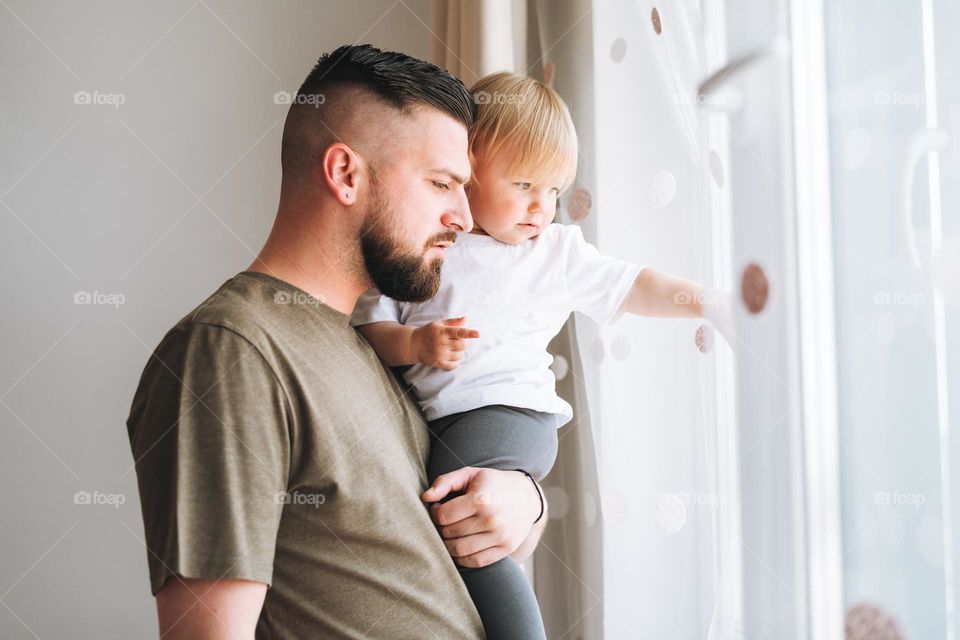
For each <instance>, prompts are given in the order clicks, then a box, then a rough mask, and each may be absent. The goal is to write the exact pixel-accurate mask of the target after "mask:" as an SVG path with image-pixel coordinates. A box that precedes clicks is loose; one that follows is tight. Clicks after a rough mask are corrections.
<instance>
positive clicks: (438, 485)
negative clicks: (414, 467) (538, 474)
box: [422, 467, 546, 568]
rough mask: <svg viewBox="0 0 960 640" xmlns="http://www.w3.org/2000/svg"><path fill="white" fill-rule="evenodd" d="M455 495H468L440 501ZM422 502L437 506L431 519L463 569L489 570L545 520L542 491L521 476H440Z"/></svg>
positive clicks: (465, 471)
mask: <svg viewBox="0 0 960 640" xmlns="http://www.w3.org/2000/svg"><path fill="white" fill-rule="evenodd" d="M452 492H463V494H464V495H462V496H458V497H456V498H454V499H453V500H450V501H449V502H445V503H443V504H441V503H440V502H439V500H442V499H443V498H444V497H446V496H447V495H448V494H450V493H452ZM422 499H423V501H424V502H433V503H434V504H433V505H431V506H430V517H431V518H432V519H433V522H434V523H435V524H436V525H437V528H438V530H439V531H440V537H442V538H443V542H444V545H446V547H447V551H449V552H450V555H451V556H453V561H454V562H456V563H457V564H458V565H460V566H463V567H472V568H478V567H485V566H487V565H488V564H492V563H494V562H496V561H497V560H500V559H502V558H505V557H507V556H508V555H510V554H511V553H513V552H514V551H515V550H516V549H517V548H518V547H519V546H520V545H521V544H522V543H523V542H524V541H525V540H527V538H528V536H529V534H530V531H531V528H532V526H533V521H534V520H536V519H537V516H538V515H540V497H539V495H538V492H537V488H536V487H534V486H533V483H532V482H530V479H529V478H527V476H525V475H524V474H522V473H520V472H519V471H499V470H496V469H480V468H476V467H464V468H462V469H457V470H456V471H451V472H450V473H445V474H443V475H442V476H438V477H437V479H436V480H434V482H433V486H431V487H430V488H429V489H427V490H426V491H425V492H424V493H423V496H422ZM544 518H546V515H544Z"/></svg>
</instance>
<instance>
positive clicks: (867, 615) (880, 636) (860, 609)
mask: <svg viewBox="0 0 960 640" xmlns="http://www.w3.org/2000/svg"><path fill="white" fill-rule="evenodd" d="M843 626H844V634H843V635H844V639H845V640H903V632H902V631H900V625H898V624H897V621H896V620H894V618H893V617H892V616H891V615H890V614H888V613H887V612H886V611H884V610H883V609H881V608H880V607H879V606H877V605H875V604H873V603H870V602H861V603H859V604H855V605H853V606H852V607H850V609H849V610H848V611H847V615H846V617H845V619H844V625H843Z"/></svg>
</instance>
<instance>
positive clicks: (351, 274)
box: [248, 223, 369, 315]
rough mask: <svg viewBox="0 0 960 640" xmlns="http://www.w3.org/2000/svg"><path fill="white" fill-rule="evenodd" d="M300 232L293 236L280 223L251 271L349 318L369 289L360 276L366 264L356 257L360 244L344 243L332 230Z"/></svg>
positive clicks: (271, 233)
mask: <svg viewBox="0 0 960 640" xmlns="http://www.w3.org/2000/svg"><path fill="white" fill-rule="evenodd" d="M292 226H293V225H291V227H292ZM298 231H299V233H297V234H293V233H291V232H289V231H287V230H285V229H284V227H283V225H282V223H278V224H277V225H276V226H275V227H274V229H273V230H272V231H271V232H270V237H269V238H268V239H267V242H266V244H265V245H264V247H263V249H262V250H261V251H260V255H258V256H257V258H256V259H255V260H254V261H253V263H252V264H251V265H250V266H249V267H248V271H258V272H260V273H266V274H267V275H271V276H273V277H275V278H279V279H280V280H283V281H284V282H288V283H290V284H292V285H293V286H295V287H297V288H299V289H302V290H303V291H306V292H307V293H309V294H310V295H311V296H313V297H314V298H316V299H318V300H320V301H321V302H322V303H323V304H325V305H327V306H328V307H331V308H332V309H336V310H337V311H339V312H340V313H343V314H346V315H349V314H350V313H352V312H353V308H354V306H356V304H357V299H358V298H359V297H360V294H362V293H363V292H364V291H366V290H367V288H368V287H369V285H368V284H367V283H365V282H362V281H361V280H362V279H361V278H358V277H357V275H356V274H357V272H358V271H357V266H358V263H361V262H362V260H361V258H360V256H359V255H356V252H357V251H358V250H357V249H356V248H355V244H356V243H351V242H347V241H345V240H343V239H341V237H340V235H339V234H337V233H331V231H332V230H331V229H330V228H325V229H324V232H323V233H322V234H319V233H304V232H303V229H302V228H300V229H299V230H298ZM351 249H352V250H353V252H354V253H350V251H351ZM360 266H361V267H362V264H360ZM361 271H362V269H361Z"/></svg>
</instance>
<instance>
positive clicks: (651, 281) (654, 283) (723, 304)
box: [620, 267, 735, 346]
mask: <svg viewBox="0 0 960 640" xmlns="http://www.w3.org/2000/svg"><path fill="white" fill-rule="evenodd" d="M620 311H623V312H626V313H633V314H636V315H640V316H648V317H651V318H706V319H708V320H709V321H710V322H711V323H712V324H713V325H714V326H715V327H716V328H717V330H718V331H720V333H721V335H723V337H724V339H726V341H727V343H728V344H730V345H731V346H733V344H734V340H735V334H734V331H733V314H732V310H731V309H730V304H729V302H728V296H727V295H725V294H722V293H719V292H716V291H710V290H708V289H707V288H706V287H704V286H703V285H702V284H700V283H699V282H694V281H693V280H687V279H685V278H681V277H679V276H675V275H672V274H669V273H664V272H663V271H657V270H656V269H652V268H650V267H645V268H644V269H643V270H641V271H640V274H639V275H638V276H637V279H636V280H635V281H634V283H633V287H632V288H631V289H630V293H628V294H627V297H626V298H625V299H624V301H623V302H622V303H621V305H620Z"/></svg>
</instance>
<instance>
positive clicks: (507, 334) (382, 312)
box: [350, 224, 643, 424]
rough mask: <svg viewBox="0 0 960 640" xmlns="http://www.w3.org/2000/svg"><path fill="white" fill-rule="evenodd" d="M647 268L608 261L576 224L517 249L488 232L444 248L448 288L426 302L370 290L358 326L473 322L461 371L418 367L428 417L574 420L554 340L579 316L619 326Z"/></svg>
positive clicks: (460, 237)
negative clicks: (506, 413)
mask: <svg viewBox="0 0 960 640" xmlns="http://www.w3.org/2000/svg"><path fill="white" fill-rule="evenodd" d="M642 268H643V267H641V266H639V265H636V264H634V263H631V262H627V261H623V260H617V259H615V258H611V257H608V256H604V255H601V254H600V253H599V252H598V251H597V249H596V247H594V246H593V245H591V244H589V243H587V242H586V241H585V240H584V238H583V233H582V232H581V230H580V227H578V226H576V225H563V224H551V225H549V226H548V227H547V228H546V229H544V230H543V231H542V232H541V233H540V234H539V235H538V236H537V237H535V238H531V239H529V240H525V241H523V242H521V243H519V244H515V245H511V244H506V243H503V242H500V241H499V240H496V239H495V238H493V237H491V236H487V235H480V234H473V233H459V234H457V241H456V243H454V244H453V245H452V246H450V247H449V248H448V249H446V251H445V252H444V262H443V269H442V272H441V276H440V288H439V290H438V291H437V294H436V295H435V296H434V297H433V298H431V299H430V300H427V301H426V302H419V303H411V302H398V301H396V300H393V299H392V298H388V297H386V296H383V295H381V294H380V292H379V291H378V290H377V289H370V290H368V291H367V292H366V293H364V294H363V295H362V296H361V297H360V299H359V300H358V301H357V306H356V307H355V308H354V310H353V315H352V316H351V318H350V323H351V324H352V325H353V326H359V325H363V324H369V323H372V322H381V321H392V322H399V323H400V324H403V325H407V326H413V327H419V326H423V325H425V324H428V323H430V322H432V321H434V320H446V319H448V318H457V317H460V316H466V322H465V324H464V326H465V327H467V328H470V329H476V330H477V331H479V332H480V337H479V338H474V339H467V340H466V351H465V352H464V356H463V359H462V360H460V363H459V366H458V367H457V368H456V369H454V370H453V371H446V370H443V369H438V368H434V367H429V366H427V365H424V364H416V365H413V366H411V367H410V368H409V369H407V370H406V371H405V372H404V374H403V375H404V378H405V379H406V381H407V382H408V383H409V384H410V385H411V386H412V387H413V388H414V391H415V392H416V394H417V399H418V401H419V403H420V408H421V409H422V410H423V413H424V416H425V417H426V419H427V420H435V419H437V418H440V417H443V416H446V415H449V414H452V413H459V412H461V411H468V410H470V409H476V408H477V407H483V406H487V405H492V404H504V405H509V406H513V407H524V408H528V409H533V410H535V411H543V412H547V413H555V414H560V415H562V416H563V417H564V418H565V420H563V421H561V422H560V424H564V423H566V422H567V421H568V420H569V419H570V418H571V417H572V416H573V410H572V409H571V407H570V405H569V404H568V403H567V402H566V401H564V400H563V399H562V398H560V397H559V396H557V393H556V378H555V377H554V375H553V372H552V371H551V370H550V364H551V363H552V362H553V356H551V355H550V354H549V353H548V352H547V345H548V344H549V342H550V340H552V339H553V338H554V336H556V335H557V333H559V332H560V329H562V328H563V325H564V323H565V322H566V320H567V318H568V317H569V315H570V312H571V311H579V312H581V313H584V314H586V315H587V316H589V317H590V318H592V319H593V320H594V321H596V322H597V323H599V324H601V325H603V324H613V323H614V322H616V321H617V320H618V319H619V318H620V316H621V315H622V312H620V311H619V308H620V304H621V303H622V302H623V301H624V300H625V299H626V297H627V294H628V293H629V292H630V289H631V287H632V286H633V283H634V281H635V280H636V278H637V275H638V274H639V273H640V270H641V269H642Z"/></svg>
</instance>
